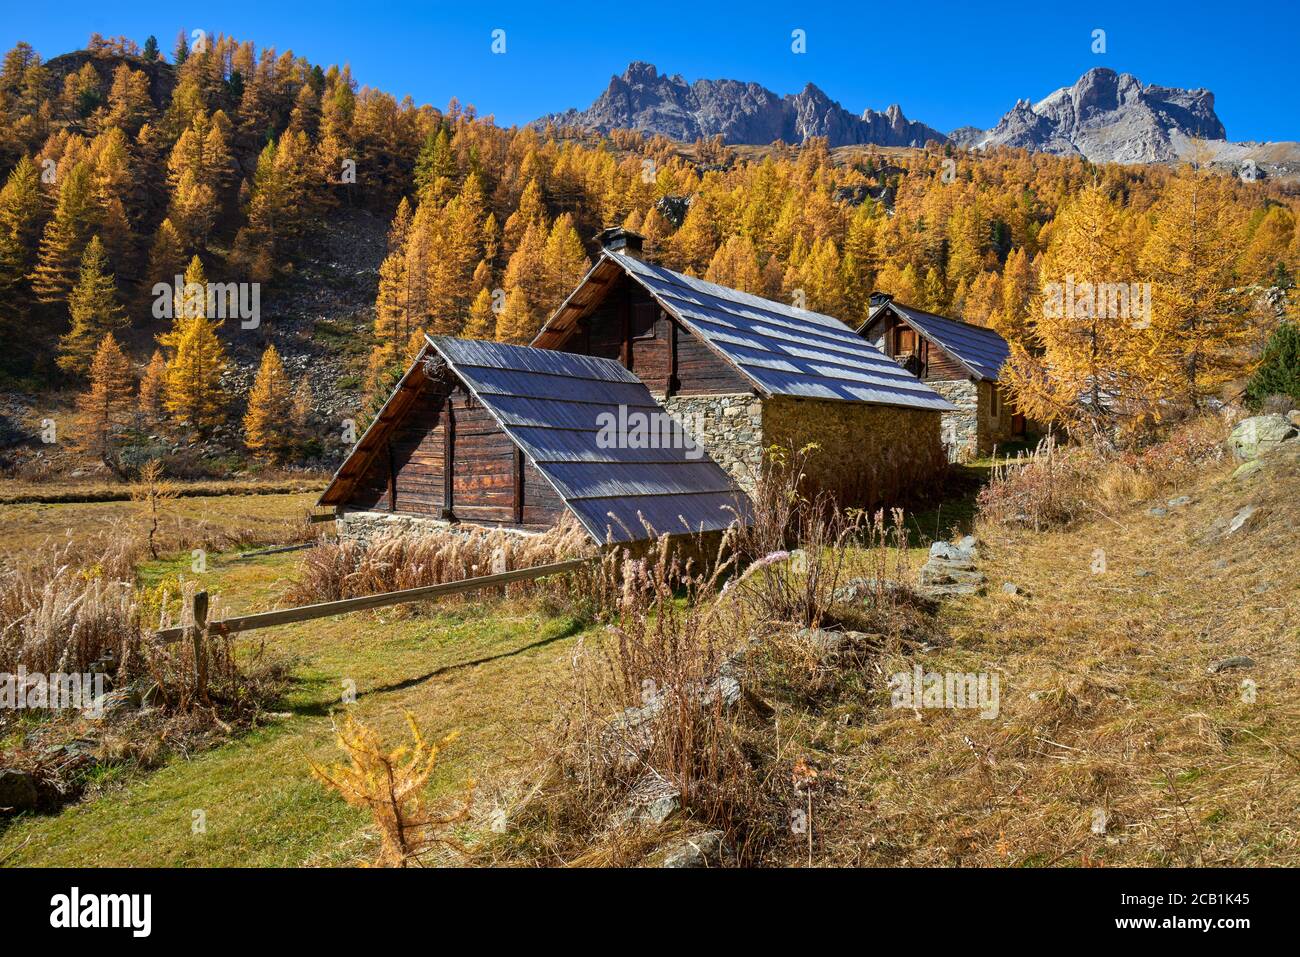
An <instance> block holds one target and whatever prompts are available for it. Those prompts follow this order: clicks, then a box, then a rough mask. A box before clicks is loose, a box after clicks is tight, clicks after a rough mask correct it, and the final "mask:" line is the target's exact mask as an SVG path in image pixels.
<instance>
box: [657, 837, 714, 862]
mask: <svg viewBox="0 0 1300 957" xmlns="http://www.w3.org/2000/svg"><path fill="white" fill-rule="evenodd" d="M721 856H722V832H721V831H701V832H700V833H699V834H692V835H691V836H690V837H688V838H685V839H683V840H681V841H678V842H676V843H674V844H671V845H669V846H668V847H667V848H666V849H665V850H664V856H663V863H662V864H660V867H705V866H707V865H708V864H710V863H712V862H714V861H716V860H717V859H718V858H720V857H721Z"/></svg>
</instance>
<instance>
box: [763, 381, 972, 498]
mask: <svg viewBox="0 0 1300 957" xmlns="http://www.w3.org/2000/svg"><path fill="white" fill-rule="evenodd" d="M939 416H940V413H938V412H931V411H928V410H925V409H902V408H895V407H893V406H884V405H864V404H861V403H857V402H833V401H826V400H819V399H795V398H790V397H786V396H779V397H775V398H771V399H767V400H766V401H765V402H764V403H763V432H762V435H763V443H764V444H765V445H767V446H771V445H777V446H780V447H782V448H790V447H793V448H795V449H799V448H802V447H803V446H805V445H807V444H808V443H810V442H815V443H817V445H818V449H817V451H816V452H814V453H813V454H812V456H811V458H810V460H809V462H808V474H807V483H808V484H807V487H806V488H807V491H809V492H817V491H821V490H826V491H828V492H830V493H831V494H832V495H834V496H835V497H836V498H837V499H838V500H839V502H840V504H841V505H844V506H847V507H862V508H875V507H877V506H882V505H901V504H906V503H910V502H918V501H923V500H925V499H927V498H928V497H930V496H931V495H933V494H934V492H935V491H936V490H937V489H938V487H939V485H940V484H941V483H942V481H943V476H944V472H945V470H946V468H947V456H946V454H945V452H944V449H943V445H942V443H941V442H940V441H939Z"/></svg>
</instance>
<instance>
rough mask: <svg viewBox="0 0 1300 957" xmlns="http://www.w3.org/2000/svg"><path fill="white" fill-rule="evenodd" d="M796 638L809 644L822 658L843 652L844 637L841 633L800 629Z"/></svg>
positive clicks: (820, 629) (822, 629)
mask: <svg viewBox="0 0 1300 957" xmlns="http://www.w3.org/2000/svg"><path fill="white" fill-rule="evenodd" d="M798 636H799V637H800V638H802V639H804V640H805V641H807V642H809V643H810V644H811V645H812V646H813V647H814V648H816V649H817V651H818V653H819V654H821V655H822V656H823V657H827V658H829V657H833V656H835V655H838V654H839V653H840V652H841V651H843V650H844V645H845V643H846V635H845V633H844V632H842V631H827V630H826V629H825V628H800V629H799V632H798Z"/></svg>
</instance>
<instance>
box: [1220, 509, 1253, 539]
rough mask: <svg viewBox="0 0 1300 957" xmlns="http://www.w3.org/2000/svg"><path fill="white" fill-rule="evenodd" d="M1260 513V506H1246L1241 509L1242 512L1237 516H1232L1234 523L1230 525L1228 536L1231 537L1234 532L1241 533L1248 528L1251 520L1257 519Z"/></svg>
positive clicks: (1231, 522)
mask: <svg viewBox="0 0 1300 957" xmlns="http://www.w3.org/2000/svg"><path fill="white" fill-rule="evenodd" d="M1258 511H1259V506H1257V505H1246V506H1244V507H1243V508H1242V509H1241V511H1239V512H1238V513H1237V514H1236V515H1234V516H1232V521H1230V522H1229V523H1228V531H1227V534H1228V535H1231V534H1233V533H1234V532H1239V531H1241V530H1242V529H1243V528H1245V527H1246V525H1247V524H1248V523H1249V522H1250V520H1251V519H1252V518H1254V517H1255V513H1256V512H1258Z"/></svg>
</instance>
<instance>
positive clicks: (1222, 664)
mask: <svg viewBox="0 0 1300 957" xmlns="http://www.w3.org/2000/svg"><path fill="white" fill-rule="evenodd" d="M1253 667H1255V659H1254V658H1249V657H1247V656H1246V655H1233V656H1232V657H1231V658H1224V659H1223V660H1222V661H1216V662H1215V663H1214V664H1212V665H1210V666H1209V667H1208V668H1206V669H1205V672H1206V674H1211V675H1217V674H1218V673H1219V672H1220V671H1230V670H1233V669H1236V668H1253Z"/></svg>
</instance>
